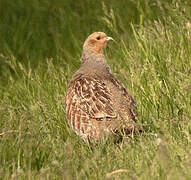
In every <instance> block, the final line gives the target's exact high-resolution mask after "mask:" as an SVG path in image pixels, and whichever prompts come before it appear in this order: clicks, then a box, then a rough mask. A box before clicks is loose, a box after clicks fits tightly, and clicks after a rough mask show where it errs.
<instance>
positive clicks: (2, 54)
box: [0, 0, 191, 180]
mask: <svg viewBox="0 0 191 180" xmlns="http://www.w3.org/2000/svg"><path fill="white" fill-rule="evenodd" d="M95 31H103V32H105V33H106V34H108V35H109V36H111V37H113V38H114V39H115V43H110V44H109V47H108V48H107V49H106V51H105V55H106V58H107V61H108V64H109V65H110V67H111V69H112V72H113V73H114V75H115V76H116V77H117V78H118V79H120V80H121V81H122V82H123V83H124V85H125V86H126V87H127V89H128V91H129V92H130V93H131V94H132V95H133V96H134V97H135V99H136V102H137V106H138V112H139V119H138V124H139V125H140V126H142V127H143V129H144V133H143V134H140V135H137V136H132V137H131V138H128V137H124V138H123V141H122V142H120V143H114V142H113V140H112V139H111V140H108V141H103V142H100V143H98V144H96V145H88V144H86V143H84V142H83V141H82V140H81V139H80V138H79V137H78V136H77V135H76V134H75V133H74V132H73V131H72V130H71V129H70V127H69V126H68V123H67V120H66V115H65V109H64V100H65V93H66V89H67V86H68V83H69V81H70V79H71V77H72V75H73V73H74V72H75V71H76V70H77V69H78V68H79V66H80V63H81V62H80V58H81V52H82V45H83V43H84V40H85V39H86V38H87V36H88V35H89V34H91V33H92V32H95ZM0 179H2V180H4V179H5V180H6V179H7V180H10V179H30V180H32V179H35V180H36V179H65V180H67V179H68V180H70V179H92V180H94V179H98V180H101V179H144V180H149V179H162V180H163V179H169V180H171V179H172V180H175V179H181V180H182V179H191V2H190V0H185V1H177V0H161V1H160V0H137V1H135V0H129V1H126V0H120V1H115V0H111V1H109V0H105V1H101V0H97V1H94V0H84V1H81V0H77V1H75V3H74V1H69V0H63V1H61V0H55V1H50V0H47V1H40V0H32V1H26V0H15V1H9V0H1V1H0Z"/></svg>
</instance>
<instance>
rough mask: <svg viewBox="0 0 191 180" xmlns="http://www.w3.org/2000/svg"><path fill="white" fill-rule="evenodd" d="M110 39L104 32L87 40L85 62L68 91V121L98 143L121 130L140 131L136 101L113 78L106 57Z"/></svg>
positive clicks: (84, 48)
mask: <svg viewBox="0 0 191 180" xmlns="http://www.w3.org/2000/svg"><path fill="white" fill-rule="evenodd" d="M108 39H111V38H108V37H107V36H106V35H105V33H101V32H97V33H93V34H92V35H90V36H89V37H88V39H87V40H86V41H85V43H84V46H83V55H82V62H83V63H82V65H81V67H80V69H79V70H78V71H77V72H76V73H75V75H74V76H73V78H72V80H71V81H70V84H69V87H68V90H67V95H66V114H67V119H68V121H69V124H70V126H71V127H72V128H73V130H74V131H75V132H76V133H77V134H78V135H79V136H81V137H82V138H83V139H84V140H85V141H91V140H99V139H101V138H103V137H105V136H107V135H109V134H112V133H114V134H115V133H117V132H118V131H121V130H122V131H124V132H127V133H129V132H133V131H134V130H138V131H139V130H140V128H139V127H138V126H137V125H136V124H135V122H136V118H137V113H136V104H135V101H134V100H133V98H132V97H131V96H130V95H129V94H128V92H127V90H126V89H125V87H124V85H123V84H122V83H121V82H120V81H119V80H117V79H116V78H115V77H114V76H113V74H112V73H111V70H110V68H109V66H108V65H107V63H106V60H105V57H104V55H103V49H104V47H105V46H106V44H107V41H108Z"/></svg>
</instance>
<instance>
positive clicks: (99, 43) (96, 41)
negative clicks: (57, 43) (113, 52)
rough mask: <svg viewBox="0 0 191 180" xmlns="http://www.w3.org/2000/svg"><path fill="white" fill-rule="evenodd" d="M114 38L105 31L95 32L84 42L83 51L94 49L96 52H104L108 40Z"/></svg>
mask: <svg viewBox="0 0 191 180" xmlns="http://www.w3.org/2000/svg"><path fill="white" fill-rule="evenodd" d="M110 40H113V38H112V37H108V36H107V35H106V34H105V33H103V32H94V33H93V34H91V35H90V36H89V37H88V38H87V39H86V40H85V42H84V45H83V51H88V50H93V51H94V52H95V53H98V54H103V52H104V48H105V47H106V46H107V43H108V41H110Z"/></svg>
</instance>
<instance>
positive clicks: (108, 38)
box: [106, 37, 114, 41]
mask: <svg viewBox="0 0 191 180" xmlns="http://www.w3.org/2000/svg"><path fill="white" fill-rule="evenodd" d="M106 40H107V41H109V40H112V41H114V39H113V38H112V37H106Z"/></svg>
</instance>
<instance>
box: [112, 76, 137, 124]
mask: <svg viewBox="0 0 191 180" xmlns="http://www.w3.org/2000/svg"><path fill="white" fill-rule="evenodd" d="M110 81H111V82H112V83H113V84H114V85H115V86H116V87H117V88H118V89H119V91H121V92H122V95H123V97H124V103H125V104H126V112H128V114H129V116H130V119H132V120H134V121H136V118H137V117H138V113H137V105H136V102H135V101H134V99H133V97H132V96H131V95H130V94H129V93H128V92H127V90H126V88H125V86H124V85H123V83H121V82H120V81H119V80H118V79H116V78H115V77H114V76H113V75H111V78H110Z"/></svg>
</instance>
